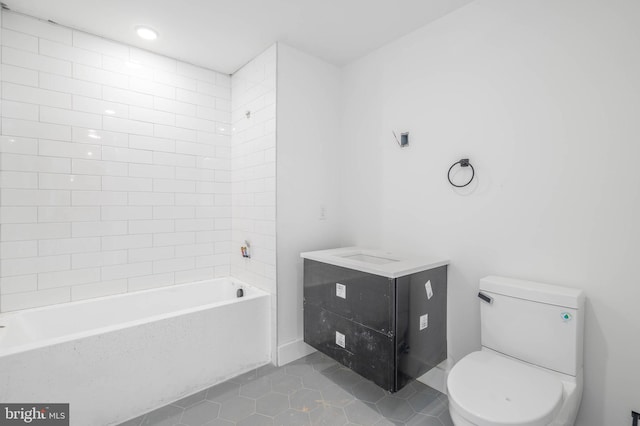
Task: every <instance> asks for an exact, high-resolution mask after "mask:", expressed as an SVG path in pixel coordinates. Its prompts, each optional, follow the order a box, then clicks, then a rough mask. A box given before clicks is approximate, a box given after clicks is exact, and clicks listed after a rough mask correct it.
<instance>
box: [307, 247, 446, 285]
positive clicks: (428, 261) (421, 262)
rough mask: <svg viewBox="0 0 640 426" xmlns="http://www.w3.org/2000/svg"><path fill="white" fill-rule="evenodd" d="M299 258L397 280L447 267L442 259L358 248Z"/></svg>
mask: <svg viewBox="0 0 640 426" xmlns="http://www.w3.org/2000/svg"><path fill="white" fill-rule="evenodd" d="M300 257H302V258H304V259H309V260H315V261H317V262H323V263H328V264H330V265H335V266H342V267H343V268H349V269H355V270H357V271H362V272H366V273H369V274H375V275H381V276H383V277H387V278H399V277H403V276H405V275H410V274H414V273H416V272H420V271H426V270H427V269H433V268H437V267H439V266H444V265H448V264H449V261H448V260H446V259H440V258H429V257H418V256H398V255H396V254H394V253H390V252H386V251H382V250H370V249H366V248H362V247H342V248H336V249H329V250H318V251H308V252H305V253H300Z"/></svg>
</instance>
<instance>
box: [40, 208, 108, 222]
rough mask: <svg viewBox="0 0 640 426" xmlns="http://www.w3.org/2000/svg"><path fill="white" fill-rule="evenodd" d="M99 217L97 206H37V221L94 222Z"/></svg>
mask: <svg viewBox="0 0 640 426" xmlns="http://www.w3.org/2000/svg"><path fill="white" fill-rule="evenodd" d="M99 219H100V208H99V207H38V222H41V223H45V222H94V221H96V220H99Z"/></svg>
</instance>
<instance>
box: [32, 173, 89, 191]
mask: <svg viewBox="0 0 640 426" xmlns="http://www.w3.org/2000/svg"><path fill="white" fill-rule="evenodd" d="M38 178H39V186H40V189H78V190H83V189H84V190H99V189H100V185H101V180H100V176H85V175H62V174H49V173H40V174H39V176H38Z"/></svg>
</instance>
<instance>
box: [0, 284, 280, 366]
mask: <svg viewBox="0 0 640 426" xmlns="http://www.w3.org/2000/svg"><path fill="white" fill-rule="evenodd" d="M216 281H219V282H222V281H227V282H229V284H231V285H237V286H241V287H243V288H250V289H251V290H252V291H255V292H256V294H255V296H249V297H247V295H246V294H245V296H243V297H241V298H232V299H226V300H223V301H219V302H214V303H207V304H204V305H197V306H194V307H190V308H184V309H178V310H175V311H170V312H167V313H162V314H157V315H151V316H147V317H144V318H140V319H135V320H131V321H125V322H122V323H118V324H115V325H108V326H104V327H97V328H91V329H89V330H85V331H80V332H76V333H70V334H65V335H62V336H58V337H53V338H44V339H41V340H36V341H35V342H29V343H25V344H21V345H16V346H13V347H10V348H7V349H5V348H2V338H3V337H4V336H3V334H4V333H6V332H7V331H8V328H9V326H10V324H9V325H8V326H5V327H6V328H3V329H0V359H1V358H2V357H5V356H11V355H16V354H19V353H22V352H27V351H31V350H34V349H40V348H43V347H47V346H53V345H58V344H62V343H67V342H70V341H72V340H79V339H82V338H87V337H91V336H95V335H99V334H105V333H110V332H114V331H118V330H123V329H125V328H129V327H135V326H138V325H142V324H146V323H149V322H153V321H162V320H165V319H169V318H174V317H178V316H181V315H187V314H190V313H196V312H200V311H204V310H207V309H212V308H215V307H221V306H226V305H231V304H235V303H242V302H244V301H247V302H248V301H251V300H255V299H260V298H264V297H269V296H270V294H269V293H268V292H266V291H264V290H262V289H260V288H258V287H256V286H253V285H250V284H247V283H245V282H244V281H241V280H239V279H237V278H234V277H231V276H228V277H219V278H210V279H206V280H198V281H191V282H187V283H180V284H173V285H169V286H163V287H156V288H150V289H145V290H139V291H131V292H126V293H118V294H111V295H107V296H100V297H92V298H89V299H82V300H74V301H72V302H65V303H56V304H54V305H47V306H38V307H36V308H28V309H21V310H17V311H11V312H4V313H0V325H3V324H1V323H2V318H11V317H19V316H20V315H23V314H24V313H27V312H39V311H46V310H50V309H59V308H60V307H63V306H75V305H79V304H86V303H94V302H99V301H101V300H106V299H114V298H115V299H117V298H122V297H127V296H129V295H131V294H136V295H137V294H145V293H154V292H161V291H163V290H167V289H174V288H177V287H187V286H191V285H196V284H202V283H205V282H216ZM238 299H242V300H238Z"/></svg>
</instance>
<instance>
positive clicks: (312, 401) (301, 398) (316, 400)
mask: <svg viewBox="0 0 640 426" xmlns="http://www.w3.org/2000/svg"><path fill="white" fill-rule="evenodd" d="M321 403H322V395H321V394H320V392H318V391H317V390H311V389H300V390H298V391H296V392H295V393H293V394H291V395H289V406H290V407H291V408H293V409H294V410H298V411H304V412H305V413H308V412H310V411H312V410H315V409H316V408H317V407H319V406H320V404H321Z"/></svg>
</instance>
